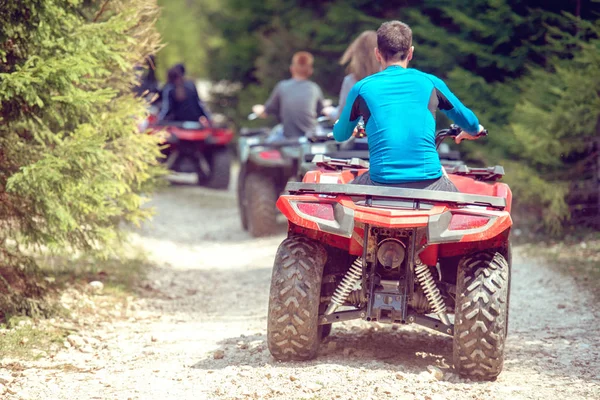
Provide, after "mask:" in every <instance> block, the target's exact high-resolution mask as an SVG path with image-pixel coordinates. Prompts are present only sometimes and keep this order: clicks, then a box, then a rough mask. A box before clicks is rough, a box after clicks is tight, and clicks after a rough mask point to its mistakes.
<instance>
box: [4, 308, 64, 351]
mask: <svg viewBox="0 0 600 400" xmlns="http://www.w3.org/2000/svg"><path fill="white" fill-rule="evenodd" d="M19 322H26V323H27V324H23V325H19ZM67 335H68V332H67V331H65V330H63V329H60V328H55V327H52V326H44V327H43V328H40V327H37V326H35V325H34V324H33V323H32V321H31V320H29V319H28V318H25V317H13V318H10V319H9V320H8V321H7V322H6V323H5V324H0V349H1V351H0V353H2V357H3V358H14V359H19V360H35V359H38V358H42V357H44V353H42V352H46V353H48V354H49V353H51V352H53V351H54V350H55V349H57V348H59V347H60V346H62V345H63V341H64V340H65V338H66V336H67ZM53 345H54V346H53ZM36 350H37V351H36Z"/></svg>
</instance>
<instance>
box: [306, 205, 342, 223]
mask: <svg viewBox="0 0 600 400" xmlns="http://www.w3.org/2000/svg"><path fill="white" fill-rule="evenodd" d="M297 205H298V210H300V212H302V213H304V214H307V215H310V216H311V217H315V218H319V219H324V220H327V221H335V216H334V215H333V205H332V204H322V203H298V204H297Z"/></svg>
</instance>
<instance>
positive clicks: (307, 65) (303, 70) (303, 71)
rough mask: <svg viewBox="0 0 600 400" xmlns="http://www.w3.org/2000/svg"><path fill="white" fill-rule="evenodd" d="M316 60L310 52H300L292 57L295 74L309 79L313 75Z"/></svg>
mask: <svg viewBox="0 0 600 400" xmlns="http://www.w3.org/2000/svg"><path fill="white" fill-rule="evenodd" d="M314 61H315V59H314V57H313V55H312V54H310V53H309V52H308V51H299V52H297V53H296V54H294V57H292V68H293V69H294V72H295V73H297V74H298V75H300V76H302V77H303V78H308V77H309V76H311V75H312V73H313V63H314Z"/></svg>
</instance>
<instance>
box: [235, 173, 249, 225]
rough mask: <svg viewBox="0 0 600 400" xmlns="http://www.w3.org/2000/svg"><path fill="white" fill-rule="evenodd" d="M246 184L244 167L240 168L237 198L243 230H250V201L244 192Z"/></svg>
mask: <svg viewBox="0 0 600 400" xmlns="http://www.w3.org/2000/svg"><path fill="white" fill-rule="evenodd" d="M245 182H246V168H245V167H244V166H243V165H242V166H241V167H240V174H239V175H238V180H237V198H238V209H239V211H240V222H241V223H242V229H243V230H245V231H247V230H248V204H247V203H248V199H247V198H246V193H245V192H244V184H245Z"/></svg>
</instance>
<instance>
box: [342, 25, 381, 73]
mask: <svg viewBox="0 0 600 400" xmlns="http://www.w3.org/2000/svg"><path fill="white" fill-rule="evenodd" d="M376 47H377V32H375V31H364V32H363V33H361V34H360V35H359V36H358V37H357V38H356V39H354V41H353V42H352V43H351V44H350V46H348V48H347V49H346V51H345V52H344V55H343V56H342V58H341V59H340V64H341V65H344V64H348V68H347V71H348V73H350V74H353V75H354V78H355V79H356V80H357V81H360V80H361V79H364V78H366V77H367V76H369V75H373V74H374V73H376V72H379V63H378V62H377V59H376V58H375V54H373V51H374V49H375V48H376Z"/></svg>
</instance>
